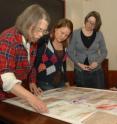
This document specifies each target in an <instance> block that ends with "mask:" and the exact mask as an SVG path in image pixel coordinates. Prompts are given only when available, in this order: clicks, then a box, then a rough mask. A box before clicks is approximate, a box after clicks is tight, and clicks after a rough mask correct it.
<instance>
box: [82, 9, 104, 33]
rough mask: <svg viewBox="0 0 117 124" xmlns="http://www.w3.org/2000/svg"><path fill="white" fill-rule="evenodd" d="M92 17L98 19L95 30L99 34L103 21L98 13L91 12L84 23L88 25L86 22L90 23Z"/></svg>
mask: <svg viewBox="0 0 117 124" xmlns="http://www.w3.org/2000/svg"><path fill="white" fill-rule="evenodd" d="M91 16H92V17H94V18H95V19H96V24H95V28H94V30H95V31H96V32H97V31H99V30H100V27H101V25H102V20H101V16H100V13H99V12H97V11H91V12H89V13H88V14H87V15H86V17H85V20H84V22H85V23H86V22H87V21H88V18H90V17H91Z"/></svg>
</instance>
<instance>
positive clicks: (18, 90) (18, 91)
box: [10, 83, 34, 101]
mask: <svg viewBox="0 0 117 124" xmlns="http://www.w3.org/2000/svg"><path fill="white" fill-rule="evenodd" d="M10 92H11V93H13V94H14V95H16V96H18V97H20V98H22V99H25V100H26V101H29V100H30V99H31V98H32V97H34V95H33V94H32V93H31V92H29V91H28V90H26V89H25V88H24V87H23V86H22V85H21V84H19V83H17V84H15V85H14V86H13V87H12V89H11V90H10Z"/></svg>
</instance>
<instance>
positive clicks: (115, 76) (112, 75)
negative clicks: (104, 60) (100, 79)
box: [108, 70, 117, 88]
mask: <svg viewBox="0 0 117 124" xmlns="http://www.w3.org/2000/svg"><path fill="white" fill-rule="evenodd" d="M113 86H117V71H115V70H114V71H113V70H109V72H108V87H109V88H110V87H113Z"/></svg>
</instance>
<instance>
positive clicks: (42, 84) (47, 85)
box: [37, 81, 65, 90]
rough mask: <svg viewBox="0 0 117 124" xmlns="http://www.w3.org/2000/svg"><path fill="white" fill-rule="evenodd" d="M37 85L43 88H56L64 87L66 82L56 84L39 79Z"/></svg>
mask: <svg viewBox="0 0 117 124" xmlns="http://www.w3.org/2000/svg"><path fill="white" fill-rule="evenodd" d="M37 85H38V87H40V88H41V89H42V90H50V89H54V88H61V87H64V86H65V83H64V82H60V83H57V84H54V83H52V82H44V81H39V83H38V84H37Z"/></svg>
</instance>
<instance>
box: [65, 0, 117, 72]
mask: <svg viewBox="0 0 117 124" xmlns="http://www.w3.org/2000/svg"><path fill="white" fill-rule="evenodd" d="M65 1H66V17H67V18H69V19H71V20H72V21H73V23H74V28H79V27H80V26H81V25H82V23H83V19H84V17H85V15H86V14H87V13H88V12H89V11H92V10H96V11H98V12H100V14H101V17H102V23H103V24H102V27H101V31H102V32H103V34H104V37H105V41H106V45H107V49H108V56H107V58H109V70H117V14H116V13H117V7H116V5H117V0H65ZM70 66H71V64H70ZM68 68H69V70H70V69H72V67H69V66H68Z"/></svg>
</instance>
